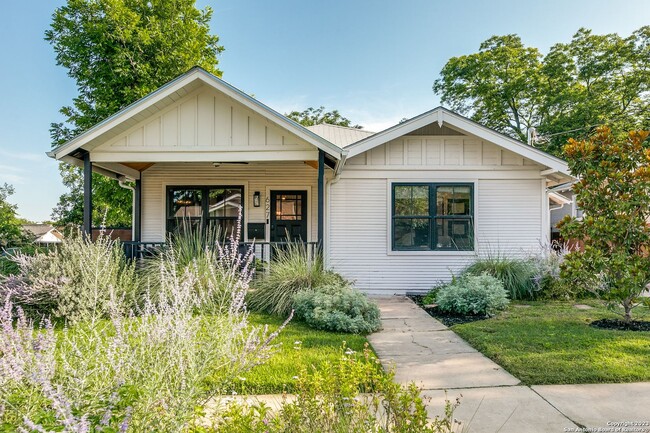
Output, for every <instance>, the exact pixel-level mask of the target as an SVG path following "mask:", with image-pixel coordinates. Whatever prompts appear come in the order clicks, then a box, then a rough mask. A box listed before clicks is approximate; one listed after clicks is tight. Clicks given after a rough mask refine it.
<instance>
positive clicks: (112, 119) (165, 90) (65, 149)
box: [47, 67, 342, 160]
mask: <svg viewBox="0 0 650 433" xmlns="http://www.w3.org/2000/svg"><path fill="white" fill-rule="evenodd" d="M197 79H198V80H201V81H203V82H204V83H206V84H208V85H211V86H212V87H216V88H217V89H218V90H221V91H222V92H223V93H225V94H226V95H228V96H230V97H231V98H233V99H235V100H237V101H238V102H240V103H242V104H243V105H245V106H247V107H248V108H249V109H252V110H253V111H256V112H258V113H260V114H262V115H265V117H267V118H269V119H270V120H271V121H273V122H274V123H276V124H277V125H278V126H280V127H282V128H284V129H287V130H288V131H290V132H291V133H293V134H295V135H297V136H298V137H300V138H302V139H303V140H305V141H307V142H308V143H310V144H312V145H314V146H315V147H317V148H318V149H321V150H323V151H325V152H326V153H328V154H329V155H330V156H332V157H334V158H336V159H341V151H342V149H341V148H340V147H338V146H336V145H335V144H333V143H330V142H329V141H327V140H325V139H324V138H322V137H320V136H318V135H316V134H314V133H313V132H311V131H309V130H308V129H306V128H305V127H303V126H302V125H300V124H299V123H296V122H294V121H293V120H291V119H288V118H286V117H285V116H283V115H282V114H280V113H278V112H277V111H275V110H273V109H272V108H270V107H268V106H267V105H265V104H263V103H261V102H260V101H258V100H256V99H255V98H252V97H251V96H249V95H247V94H246V93H244V92H242V91H241V90H239V89H237V88H236V87H234V86H233V85H231V84H229V83H227V82H226V81H223V80H221V79H219V78H218V77H216V76H214V75H212V74H210V73H209V72H207V71H206V70H204V69H202V68H200V67H194V68H192V69H190V70H189V71H187V72H186V73H184V74H182V75H180V76H178V77H177V78H175V79H173V80H171V81H170V82H168V83H166V84H164V85H163V86H161V87H160V88H158V89H156V90H155V91H153V92H152V93H150V94H149V95H147V96H145V97H143V98H141V99H139V100H138V101H136V102H134V103H132V104H130V105H128V106H127V107H125V108H123V109H122V110H120V111H118V112H117V113H115V114H113V115H112V116H109V117H107V118H106V119H104V120H103V121H101V122H99V123H98V124H96V125H95V126H93V127H92V128H90V129H89V130H87V131H85V132H83V133H82V134H80V135H78V136H77V137H75V138H73V139H72V140H70V141H68V142H66V143H64V144H62V145H61V146H59V147H57V148H55V149H53V150H51V151H49V152H47V156H49V157H50V158H54V159H57V160H61V159H62V158H64V157H66V156H69V155H70V154H71V153H72V152H74V151H75V150H77V149H79V148H83V146H84V145H85V144H87V143H88V142H89V141H91V140H92V139H94V138H96V137H98V136H100V135H101V134H103V133H105V132H107V131H108V130H110V129H111V128H113V127H114V126H115V125H116V124H118V123H120V122H123V121H126V120H127V119H128V118H130V117H133V116H135V115H137V114H138V113H140V112H141V111H144V110H146V109H147V108H148V107H149V106H151V105H154V104H155V103H157V102H158V101H160V100H162V99H164V98H165V97H167V96H169V94H171V93H172V92H175V91H176V90H178V89H179V88H182V87H184V86H186V85H189V84H190V83H191V82H193V81H194V80H197ZM260 111H261V112H260Z"/></svg>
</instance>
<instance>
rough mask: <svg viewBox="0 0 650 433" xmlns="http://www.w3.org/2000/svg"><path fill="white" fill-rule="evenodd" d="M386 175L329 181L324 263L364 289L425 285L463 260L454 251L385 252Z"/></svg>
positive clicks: (399, 289) (464, 259) (443, 277)
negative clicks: (421, 253) (327, 254)
mask: <svg viewBox="0 0 650 433" xmlns="http://www.w3.org/2000/svg"><path fill="white" fill-rule="evenodd" d="M387 188H388V184H387V182H386V179H342V180H341V181H340V182H338V183H336V184H334V185H333V186H332V191H331V194H332V201H331V203H332V204H331V206H332V208H331V210H330V216H331V233H330V265H331V266H332V267H333V268H334V269H335V270H336V271H338V272H340V273H341V274H342V275H343V276H345V277H347V278H350V279H352V280H355V283H356V286H357V287H358V288H359V289H361V290H363V291H366V292H368V293H375V294H380V293H384V294H393V293H404V292H405V291H423V290H427V289H430V288H431V286H433V284H434V283H435V282H437V281H440V280H447V279H449V276H450V270H451V271H453V272H457V271H458V270H459V269H462V268H463V267H464V266H466V265H467V263H469V261H470V260H469V258H468V257H466V256H464V257H459V256H449V255H448V256H436V257H433V256H395V255H388V254H387V252H388V248H387V246H388V230H390V221H389V220H388V214H387V209H388V207H389V205H390V204H389V203H388V195H387Z"/></svg>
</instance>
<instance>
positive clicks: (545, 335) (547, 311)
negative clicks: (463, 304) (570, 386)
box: [452, 300, 650, 385]
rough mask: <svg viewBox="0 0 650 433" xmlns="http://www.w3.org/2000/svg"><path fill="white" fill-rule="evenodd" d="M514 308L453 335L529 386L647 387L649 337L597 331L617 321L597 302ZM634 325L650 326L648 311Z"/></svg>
mask: <svg viewBox="0 0 650 433" xmlns="http://www.w3.org/2000/svg"><path fill="white" fill-rule="evenodd" d="M581 303H584V304H588V305H590V306H592V307H594V308H593V309H591V310H579V309H577V308H575V307H574V306H573V305H574V303H569V302H550V301H543V302H528V303H516V304H512V305H511V306H510V307H509V308H508V310H507V311H504V312H502V313H500V314H499V315H498V316H496V317H494V318H491V319H488V320H482V321H477V322H472V323H465V324H461V325H455V326H453V327H452V329H453V330H454V331H455V332H456V333H457V334H459V335H460V336H461V337H463V338H464V339H465V340H467V341H468V342H469V343H470V344H471V345H472V346H474V347H475V348H476V349H478V350H480V351H481V352H483V354H485V355H486V356H488V357H489V358H491V359H492V360H494V361H496V362H497V363H498V364H499V365H501V366H502V367H503V368H505V369H506V370H507V371H509V372H510V373H512V374H513V375H515V376H516V377H518V378H519V379H521V381H522V382H524V383H525V384H527V385H540V384H563V383H606V382H637V381H650V332H635V331H614V330H605V329H597V328H593V327H590V326H589V323H590V322H592V321H594V320H598V319H601V318H616V317H618V316H617V315H616V314H615V313H614V312H611V311H608V310H607V309H606V308H604V307H602V306H601V305H600V304H599V303H597V302H596V301H593V300H590V301H581ZM633 314H634V316H635V317H633V318H634V319H637V320H639V319H643V320H650V311H648V308H646V307H639V308H637V309H635V310H634V313H633Z"/></svg>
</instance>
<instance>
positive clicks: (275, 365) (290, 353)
mask: <svg viewBox="0 0 650 433" xmlns="http://www.w3.org/2000/svg"><path fill="white" fill-rule="evenodd" d="M249 319H250V323H251V324H254V325H264V324H268V325H269V328H270V329H271V330H274V329H277V327H278V326H280V324H281V323H282V320H281V319H278V318H276V317H274V316H269V315H265V314H259V313H254V314H251V315H250V316H249ZM366 342H367V340H366V338H365V337H363V336H360V335H351V334H339V333H333V332H326V331H318V330H314V329H312V328H309V327H308V326H306V325H304V324H302V323H300V322H297V321H295V320H294V321H292V322H290V323H289V325H288V326H287V327H286V328H285V329H284V330H283V331H282V332H281V333H280V335H279V336H278V338H276V339H275V341H274V343H275V344H276V345H278V347H277V351H276V352H275V354H274V355H273V356H272V357H271V358H270V359H269V360H268V361H266V362H265V363H264V364H262V365H259V366H257V367H254V368H253V369H251V370H250V371H248V372H247V373H246V374H245V375H244V378H245V380H240V383H239V384H238V385H237V386H236V387H235V391H237V392H238V393H245V394H275V393H281V392H283V391H287V392H292V391H293V385H292V383H293V381H294V379H293V377H294V376H296V375H297V374H298V372H299V371H300V368H301V367H302V366H306V367H311V366H314V367H316V368H318V367H319V366H321V365H323V364H324V363H327V362H329V363H334V362H336V360H337V359H338V358H340V356H341V355H342V353H343V345H344V344H345V347H346V348H350V349H352V350H354V351H362V350H363V348H364V344H365V343H366Z"/></svg>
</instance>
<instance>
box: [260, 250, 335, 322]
mask: <svg viewBox="0 0 650 433" xmlns="http://www.w3.org/2000/svg"><path fill="white" fill-rule="evenodd" d="M343 281H344V280H343V279H342V278H341V277H340V276H339V275H338V274H336V273H334V272H331V271H328V270H326V269H325V266H324V262H323V255H322V253H321V252H317V253H315V254H314V255H313V256H312V255H310V254H309V249H308V247H307V245H306V244H304V243H302V242H289V243H287V245H285V246H283V247H281V248H278V249H277V250H275V251H274V257H273V260H272V261H271V263H270V264H269V270H268V272H267V273H266V274H265V275H264V276H263V277H261V278H259V279H258V280H256V281H255V282H254V283H253V290H252V291H251V293H250V296H249V299H248V305H249V307H250V308H252V309H253V310H257V311H263V312H266V313H270V314H275V315H279V316H283V317H286V316H287V315H288V314H289V313H290V312H291V309H292V306H293V296H294V295H295V294H296V293H298V292H300V291H301V290H309V289H312V288H315V287H319V286H323V285H327V284H339V283H342V282H343Z"/></svg>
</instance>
